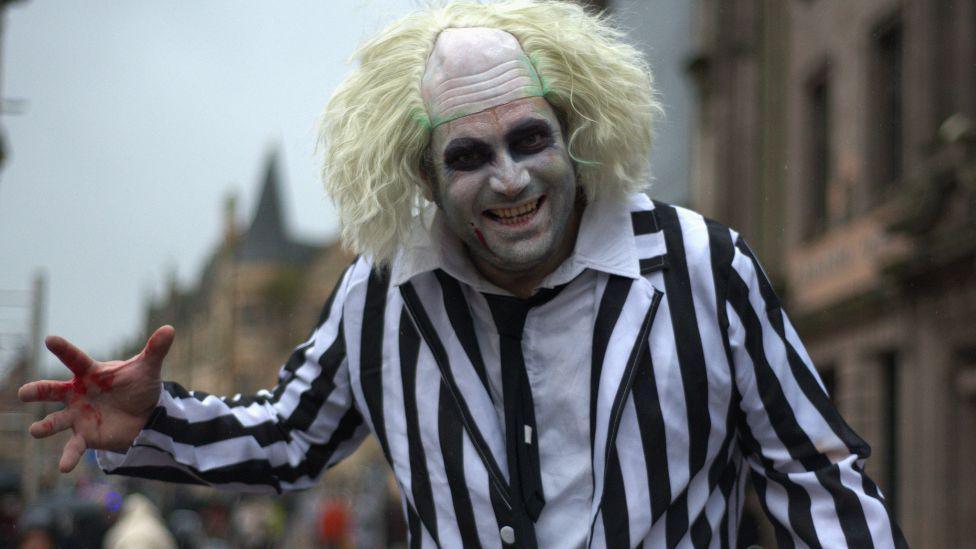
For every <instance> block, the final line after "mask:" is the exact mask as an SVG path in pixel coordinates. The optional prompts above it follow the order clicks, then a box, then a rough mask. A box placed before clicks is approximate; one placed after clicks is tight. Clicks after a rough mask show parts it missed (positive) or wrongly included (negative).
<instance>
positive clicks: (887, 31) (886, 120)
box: [868, 17, 904, 197]
mask: <svg viewBox="0 0 976 549" xmlns="http://www.w3.org/2000/svg"><path fill="white" fill-rule="evenodd" d="M871 56H872V59H871V69H870V71H869V75H868V76H869V78H870V81H869V82H868V89H869V90H870V97H869V98H868V104H869V105H870V106H871V109H872V113H871V118H872V120H871V124H870V128H869V130H870V131H869V132H868V138H869V139H870V141H871V143H872V145H873V146H872V147H871V151H870V152H871V155H870V162H871V177H872V179H873V184H874V186H875V191H876V192H875V194H876V196H878V197H883V196H884V194H885V192H886V191H887V190H888V189H890V188H891V187H892V186H893V185H894V184H895V183H896V182H897V181H898V180H900V179H901V177H902V174H903V172H904V158H903V154H902V149H903V135H902V134H903V131H904V109H903V88H904V78H903V61H904V32H903V28H902V23H901V19H900V18H899V17H890V18H888V19H886V20H885V21H883V22H882V23H881V24H879V25H877V26H876V27H875V29H874V31H873V32H872V33H871Z"/></svg>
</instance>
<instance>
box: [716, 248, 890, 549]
mask: <svg viewBox="0 0 976 549" xmlns="http://www.w3.org/2000/svg"><path fill="white" fill-rule="evenodd" d="M733 239H734V242H735V250H734V255H733V257H732V262H731V266H730V268H729V269H728V270H729V277H728V282H727V288H726V291H727V305H726V311H725V312H726V314H727V317H728V338H729V343H730V350H731V353H732V360H733V364H734V368H735V379H736V386H737V389H738V392H739V394H740V409H741V412H742V415H741V417H740V421H739V422H738V429H739V440H740V442H741V444H742V447H743V450H744V453H745V455H746V459H747V461H748V463H749V466H750V467H751V468H752V472H753V475H752V476H753V480H754V483H755V486H756V490H757V492H758V493H759V498H760V501H761V502H762V505H763V508H764V509H765V511H766V514H767V515H768V517H769V519H770V521H771V522H772V523H773V525H774V527H775V529H776V537H777V541H778V543H779V544H780V545H781V546H784V547H787V546H794V545H801V544H802V545H806V546H810V547H843V546H847V547H907V544H906V543H905V539H904V537H903V536H902V533H901V531H900V529H899V528H898V525H897V524H896V523H895V521H894V518H893V517H892V516H891V514H890V512H889V510H888V509H887V507H886V505H885V502H884V498H883V496H882V495H881V493H880V491H879V490H878V488H877V486H876V485H875V484H874V482H873V481H872V480H871V479H870V478H868V476H867V475H866V474H865V473H864V461H865V459H866V458H867V457H868V455H869V454H870V451H871V450H870V448H869V447H868V445H867V443H865V442H864V440H862V439H861V438H860V437H859V436H858V435H857V434H856V433H854V431H853V430H852V429H851V428H850V427H849V426H848V425H847V423H846V422H845V421H844V420H843V418H841V416H840V414H839V413H838V412H837V410H836V408H834V406H833V404H832V403H831V402H830V399H829V398H828V396H827V393H826V390H825V388H824V386H823V383H822V382H821V380H820V378H819V376H818V375H817V373H816V370H815V369H814V367H813V364H812V362H811V360H810V357H809V356H808V355H807V352H806V350H805V349H804V347H803V344H802V343H801V342H800V340H799V337H798V336H797V334H796V331H795V330H794V329H793V326H792V324H791V323H790V321H789V318H788V317H787V316H786V313H785V312H784V311H783V309H782V307H781V305H780V303H779V299H778V298H777V297H776V294H775V292H774V291H773V289H772V285H771V284H770V283H769V280H768V279H767V277H766V275H765V273H764V272H763V270H762V267H761V266H760V265H759V262H758V261H757V260H756V258H755V256H754V255H753V253H752V251H751V250H750V249H749V247H748V245H746V243H745V241H744V240H742V239H741V238H739V237H738V236H737V235H735V234H733Z"/></svg>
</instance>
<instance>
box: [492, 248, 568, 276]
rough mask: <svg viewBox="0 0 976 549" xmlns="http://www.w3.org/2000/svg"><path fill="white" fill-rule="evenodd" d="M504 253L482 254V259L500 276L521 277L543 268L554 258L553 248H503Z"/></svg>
mask: <svg viewBox="0 0 976 549" xmlns="http://www.w3.org/2000/svg"><path fill="white" fill-rule="evenodd" d="M500 249H501V250H504V252H502V253H485V254H481V256H480V257H481V259H482V260H483V261H484V262H486V263H488V264H489V265H490V266H491V267H492V268H493V269H494V270H496V271H499V273H500V274H511V275H512V276H520V275H523V274H526V273H531V272H533V271H536V270H538V269H540V268H541V267H543V266H544V265H545V263H546V261H547V260H548V259H549V258H550V257H551V256H552V250H551V246H531V247H526V249H519V247H517V246H516V247H512V246H509V247H508V248H504V247H501V248H500Z"/></svg>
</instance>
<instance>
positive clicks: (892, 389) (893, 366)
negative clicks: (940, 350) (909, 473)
mask: <svg viewBox="0 0 976 549" xmlns="http://www.w3.org/2000/svg"><path fill="white" fill-rule="evenodd" d="M880 365H881V385H882V386H881V390H882V406H883V409H882V418H881V419H882V426H883V427H882V429H883V430H882V433H881V436H882V437H884V455H883V458H884V460H885V464H886V465H885V475H884V479H883V480H884V485H883V486H882V489H884V491H885V499H886V501H887V503H888V508H889V509H890V510H891V512H892V514H897V512H898V410H899V402H898V384H899V371H898V355H897V354H896V353H894V352H888V353H883V354H882V355H881V360H880Z"/></svg>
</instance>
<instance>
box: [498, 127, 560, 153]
mask: <svg viewBox="0 0 976 549" xmlns="http://www.w3.org/2000/svg"><path fill="white" fill-rule="evenodd" d="M506 139H507V140H508V143H509V146H510V147H511V149H512V152H514V153H516V154H535V153H537V152H540V151H542V150H543V149H545V148H546V147H548V146H549V145H550V144H552V128H551V127H550V126H549V124H548V123H547V122H546V121H545V120H538V119H534V120H528V121H526V122H523V123H521V124H519V125H517V126H516V127H515V128H513V129H512V130H511V131H509V132H508V134H507V135H506Z"/></svg>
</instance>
